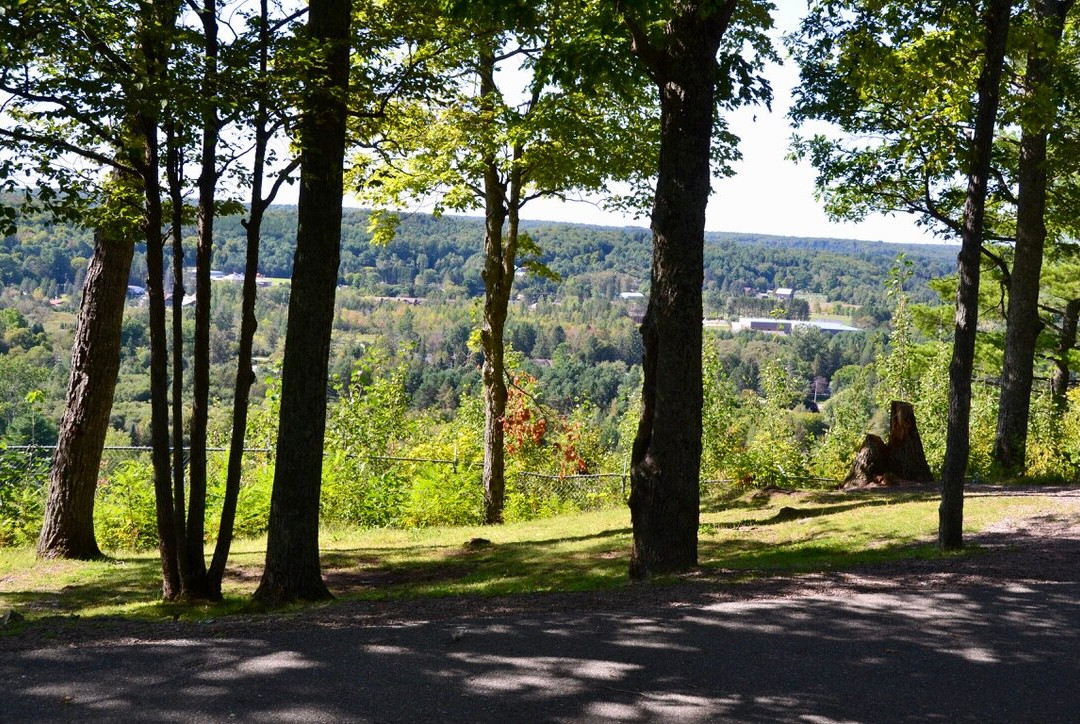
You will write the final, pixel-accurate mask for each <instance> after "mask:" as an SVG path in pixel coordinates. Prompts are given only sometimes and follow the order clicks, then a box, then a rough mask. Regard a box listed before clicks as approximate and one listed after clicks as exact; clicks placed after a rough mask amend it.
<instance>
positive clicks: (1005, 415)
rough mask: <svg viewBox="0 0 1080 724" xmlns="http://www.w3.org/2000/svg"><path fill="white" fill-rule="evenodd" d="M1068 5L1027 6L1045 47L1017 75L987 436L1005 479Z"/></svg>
mask: <svg viewBox="0 0 1080 724" xmlns="http://www.w3.org/2000/svg"><path fill="white" fill-rule="evenodd" d="M1072 4H1073V2H1072V0H1065V1H1060V0H1034V1H1033V2H1032V3H1031V6H1032V15H1033V20H1034V25H1035V26H1036V27H1037V28H1039V29H1041V30H1042V31H1043V32H1044V33H1045V41H1046V43H1045V45H1044V44H1042V43H1040V47H1038V48H1036V49H1034V50H1031V51H1030V52H1029V53H1028V56H1027V69H1026V71H1025V74H1024V97H1025V99H1026V101H1027V110H1026V114H1027V115H1026V116H1025V117H1022V119H1021V125H1022V128H1023V130H1022V133H1021V135H1020V164H1019V172H1018V195H1017V204H1016V246H1015V251H1014V257H1013V268H1012V273H1011V274H1010V281H1009V307H1008V318H1007V323H1006V327H1005V358H1004V363H1003V366H1002V370H1001V393H1000V396H999V398H998V419H997V432H996V434H995V436H994V460H995V461H996V462H997V464H998V465H1000V466H1001V468H1002V470H1003V472H1005V473H1008V474H1015V473H1021V472H1023V470H1024V468H1025V458H1026V451H1027V430H1028V416H1029V414H1030V411H1031V386H1032V379H1033V376H1034V368H1035V343H1036V340H1037V339H1038V337H1039V332H1040V331H1041V330H1042V327H1043V324H1042V322H1041V320H1040V319H1039V287H1040V281H1041V277H1042V261H1043V245H1044V244H1045V242H1046V222H1045V220H1044V217H1045V216H1046V189H1047V174H1046V142H1047V137H1048V136H1049V133H1050V128H1051V127H1052V126H1053V125H1054V119H1055V117H1056V115H1057V114H1056V113H1054V112H1053V111H1054V110H1055V109H1056V108H1057V94H1056V93H1055V92H1054V88H1053V84H1052V80H1051V76H1052V74H1053V68H1054V65H1055V64H1056V57H1057V47H1058V44H1059V43H1060V42H1061V34H1062V31H1063V28H1064V26H1065V15H1066V14H1067V13H1068V11H1069V8H1070V7H1072ZM1046 109H1051V110H1050V112H1048V111H1047V110H1046ZM1032 116H1033V117H1032Z"/></svg>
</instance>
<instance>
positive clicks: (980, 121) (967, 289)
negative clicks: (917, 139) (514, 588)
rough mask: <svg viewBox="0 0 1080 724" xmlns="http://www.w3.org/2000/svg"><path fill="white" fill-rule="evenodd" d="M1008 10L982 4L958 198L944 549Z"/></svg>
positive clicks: (957, 512) (969, 364)
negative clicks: (966, 159) (960, 216)
mask: <svg viewBox="0 0 1080 724" xmlns="http://www.w3.org/2000/svg"><path fill="white" fill-rule="evenodd" d="M1011 10H1012V2H1011V0H987V4H986V9H985V12H984V17H983V22H984V27H985V29H986V45H985V52H984V57H983V68H982V71H981V72H980V74H979V82H978V99H977V101H976V119H975V129H974V136H973V138H972V149H971V167H970V170H969V172H968V187H967V196H966V199H965V200H964V223H963V230H962V233H961V246H960V254H959V255H958V257H957V271H958V272H959V277H960V283H959V286H958V288H957V292H956V329H955V332H954V334H953V355H952V361H951V363H950V364H949V420H948V426H947V432H946V440H945V463H944V465H943V466H942V472H941V506H940V508H939V509H938V544H939V545H940V546H941V548H943V549H945V550H954V549H959V548H961V547H962V546H963V528H964V473H965V472H966V470H967V463H968V453H969V451H970V440H969V438H968V435H969V429H968V425H969V421H970V417H971V373H972V369H973V368H974V364H975V332H976V329H977V327H978V313H979V263H980V256H981V253H982V237H983V221H984V216H985V211H986V183H987V176H988V175H989V173H990V156H991V150H992V147H993V143H994V126H995V123H996V119H997V109H998V101H999V96H1000V90H1001V89H1000V86H1001V71H1002V66H1003V64H1004V58H1005V41H1006V40H1007V38H1008V34H1009V19H1010V13H1011Z"/></svg>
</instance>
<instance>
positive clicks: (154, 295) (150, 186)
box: [135, 2, 181, 599]
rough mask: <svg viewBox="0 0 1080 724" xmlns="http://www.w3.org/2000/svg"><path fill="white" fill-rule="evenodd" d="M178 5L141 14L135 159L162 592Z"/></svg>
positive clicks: (168, 528) (169, 567)
mask: <svg viewBox="0 0 1080 724" xmlns="http://www.w3.org/2000/svg"><path fill="white" fill-rule="evenodd" d="M177 12H178V7H177V5H176V4H175V3H172V2H155V3H151V4H149V5H145V6H142V14H141V15H140V17H139V19H138V23H139V28H138V35H139V46H140V50H141V51H142V53H141V54H142V62H143V63H144V65H145V67H144V68H143V73H144V78H145V80H144V87H143V88H142V92H144V93H145V94H146V97H145V98H144V99H143V102H142V103H141V104H140V109H141V110H140V112H139V115H138V117H137V120H136V124H135V130H136V132H137V134H138V142H139V145H140V147H141V156H140V158H138V159H137V160H136V164H137V168H138V169H139V173H140V176H141V177H142V183H143V194H144V199H145V207H144V209H143V234H144V237H145V239H146V270H147V279H146V291H147V295H148V297H149V302H150V438H151V445H152V447H153V452H152V453H151V458H152V461H153V467H154V499H155V503H156V508H157V511H156V512H157V527H158V536H159V540H158V552H159V554H160V557H161V573H162V576H161V579H162V595H163V596H164V598H166V599H174V598H177V597H178V596H180V593H181V583H180V571H179V568H178V565H177V561H178V553H179V550H180V539H179V536H178V535H177V530H176V520H175V518H174V514H175V511H174V507H173V499H172V480H171V467H170V461H169V373H168V345H167V341H166V327H165V289H164V281H165V263H164V254H163V251H164V250H163V247H164V238H163V237H162V233H161V232H162V227H163V224H162V221H163V212H162V204H161V182H160V172H161V159H160V148H159V144H158V132H159V130H160V117H159V101H158V99H159V98H164V97H165V96H164V94H165V92H166V91H165V89H164V86H165V78H166V73H167V58H168V55H169V48H170V47H171V44H172V32H173V30H174V28H175V23H176V13H177Z"/></svg>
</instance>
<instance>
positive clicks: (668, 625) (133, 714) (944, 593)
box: [0, 532, 1080, 722]
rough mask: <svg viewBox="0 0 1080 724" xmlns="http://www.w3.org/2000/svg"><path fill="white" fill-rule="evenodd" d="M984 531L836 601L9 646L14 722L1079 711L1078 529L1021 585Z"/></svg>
mask: <svg viewBox="0 0 1080 724" xmlns="http://www.w3.org/2000/svg"><path fill="white" fill-rule="evenodd" d="M1006 539H1008V541H1011V545H1010V546H1008V547H1006V546H1005V544H1006V543H1007V542H1008V541H1007V540H1006ZM979 542H980V544H982V545H984V546H986V547H987V548H988V549H993V550H995V551H996V552H997V553H998V554H999V555H997V556H996V559H995V560H997V563H996V564H992V565H987V564H988V560H987V558H957V557H939V558H937V559H934V560H927V561H922V562H919V565H918V566H916V567H915V569H913V570H912V571H911V574H910V575H909V576H906V577H905V576H901V577H899V578H898V577H897V576H895V575H893V572H891V571H889V572H882V573H881V574H880V575H876V576H875V575H874V574H872V573H870V572H867V573H865V574H864V575H863V576H862V580H863V581H864V582H866V583H865V590H864V589H862V588H860V587H859V585H860V584H855V585H853V586H851V587H849V588H847V589H845V590H843V591H842V592H841V593H840V594H839V595H837V594H836V591H835V590H834V591H833V593H834V595H829V596H801V597H795V598H790V599H782V598H781V599H778V598H772V599H769V600H764V599H759V598H756V597H749V598H742V599H734V600H733V599H725V598H724V596H723V594H722V593H717V592H715V591H709V590H708V589H707V588H705V587H698V588H697V589H694V590H689V591H688V589H686V588H681V589H680V588H676V589H673V593H672V597H671V604H670V605H661V604H658V603H656V602H655V601H653V602H645V603H643V602H642V601H641V600H640V599H638V598H633V597H631V598H627V599H624V600H622V601H621V603H617V604H616V606H615V607H613V608H609V609H599V610H597V609H589V608H587V607H581V606H578V605H576V604H575V605H567V604H566V602H567V600H568V599H567V598H565V597H562V598H559V597H550V598H548V599H546V603H545V604H543V605H534V607H533V608H531V609H525V610H515V611H511V612H505V613H499V614H496V615H480V616H477V613H478V611H477V609H476V608H475V607H474V608H469V607H467V606H463V607H459V608H457V609H455V610H454V611H452V612H451V613H450V614H448V615H443V616H441V617H437V616H436V617H429V616H428V614H429V610H426V609H422V608H419V607H417V606H416V605H415V602H411V603H410V604H409V605H405V604H404V603H402V604H401V606H400V608H399V609H398V610H397V614H396V615H397V618H394V619H393V620H385V621H381V622H374V623H372V622H371V621H366V620H365V619H364V618H363V615H364V612H365V611H367V610H369V609H371V608H373V607H375V606H377V605H379V604H371V603H368V602H353V603H351V604H347V605H342V606H337V607H329V608H326V609H319V610H318V611H313V612H310V613H311V614H312V615H310V616H309V615H306V614H305V616H304V617H290V618H288V619H287V620H283V619H280V618H279V619H273V620H267V621H265V622H264V624H262V625H255V624H251V625H249V626H248V627H245V626H243V625H241V626H232V627H230V626H229V625H226V624H223V623H219V624H210V625H196V624H188V625H184V624H179V625H172V624H159V625H158V627H157V629H155V631H156V633H155V632H150V631H143V632H142V633H141V636H140V637H139V638H138V639H131V638H123V639H118V638H116V637H112V638H105V637H103V638H101V639H99V640H97V641H96V642H85V643H84V644H83V645H82V646H79V647H77V648H76V647H68V646H52V647H50V646H48V645H41V646H38V647H35V648H28V649H24V650H14V651H11V652H10V653H8V654H7V655H5V657H3V659H0V678H2V679H3V680H4V681H5V682H6V684H7V687H6V691H5V701H4V705H5V716H6V717H10V718H11V719H12V720H32V719H38V720H83V719H104V718H109V719H119V718H142V717H145V716H147V712H152V716H154V717H155V718H161V719H186V720H191V719H206V720H224V719H228V718H230V717H236V718H240V719H245V720H250V721H264V720H272V719H291V720H298V719H304V720H331V721H391V720H395V721H396V720H408V721H424V720H432V721H492V722H495V721H514V720H523V721H535V720H540V719H542V720H547V721H596V720H622V721H675V720H678V721H882V720H895V721H927V720H943V721H961V720H963V721H1076V720H1077V719H1078V717H1080V692H1078V691H1077V689H1076V687H1075V686H1072V685H1071V683H1072V682H1075V681H1076V680H1078V679H1080V658H1078V657H1076V656H1075V650H1076V647H1077V645H1078V642H1080V581H1078V574H1080V571H1078V569H1077V567H1076V565H1075V561H1076V560H1077V556H1080V540H1077V539H1073V538H1065V539H1060V540H1057V541H1054V546H1053V547H1052V548H1047V549H1046V553H1047V554H1048V556H1049V558H1047V559H1046V560H1045V561H1044V562H1045V563H1046V564H1048V565H1050V566H1051V568H1052V569H1053V570H1043V571H1041V572H1040V571H1030V573H1029V572H1026V571H1023V570H1022V569H1021V570H1020V574H1021V575H1020V576H1019V577H1018V575H1017V573H1018V566H1017V565H1016V561H1015V560H1013V561H1012V563H1011V565H1009V564H1010V561H1009V556H1010V555H1013V554H1014V553H1016V552H1018V551H1020V550H1021V549H1023V548H1024V547H1025V546H1040V545H1043V544H1045V541H1040V540H1038V536H1035V535H1028V534H1026V533H1024V532H1021V533H1019V534H1012V535H1007V536H1002V537H998V536H996V535H989V536H982V537H980V538H979ZM999 546H1000V547H999ZM1043 547H1045V546H1043ZM1039 550H1040V551H1041V550H1043V548H1040V549H1039ZM1040 560H1043V559H1040ZM976 563H979V564H980V565H979V566H975V564H976ZM973 566H974V567H975V568H976V569H977V570H982V571H984V572H985V571H989V574H987V575H986V576H984V577H983V578H980V579H978V580H975V581H973V582H960V583H959V584H956V585H945V586H942V585H937V584H936V583H935V581H939V580H940V579H936V578H933V577H928V575H927V574H928V572H937V573H940V574H942V575H952V574H956V573H957V572H962V571H964V570H966V569H968V568H971V567H973ZM995 566H999V567H997V568H995ZM994 571H997V572H996V573H994ZM1058 575H1060V576H1062V577H1063V578H1062V579H1061V580H1058V579H1057V578H1056V576H1058ZM1029 579H1030V580H1029ZM835 583H836V581H834V584H835ZM928 584H929V585H928ZM642 590H647V591H652V590H655V587H645V588H644V589H642ZM762 590H764V589H762ZM766 594H767V595H775V591H773V592H772V594H769V593H768V592H767V591H766ZM542 598H544V597H532V599H533V600H534V601H535V600H537V599H542ZM481 614H483V612H481ZM958 682H962V685H958ZM973 692H975V693H977V695H973Z"/></svg>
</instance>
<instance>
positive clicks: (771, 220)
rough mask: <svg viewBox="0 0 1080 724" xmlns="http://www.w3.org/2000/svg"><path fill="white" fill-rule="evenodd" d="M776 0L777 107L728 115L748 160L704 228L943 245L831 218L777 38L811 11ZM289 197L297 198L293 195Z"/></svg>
mask: <svg viewBox="0 0 1080 724" xmlns="http://www.w3.org/2000/svg"><path fill="white" fill-rule="evenodd" d="M773 1H774V3H775V5H776V12H775V13H774V20H775V23H776V27H775V30H774V33H773V35H774V39H775V45H776V47H777V49H778V51H779V53H780V54H781V56H782V58H784V61H785V62H784V63H782V64H773V65H770V66H769V67H768V68H767V69H766V71H765V74H766V77H767V78H768V79H769V81H770V83H771V85H772V89H773V103H772V108H771V110H769V109H767V108H765V107H764V106H755V107H748V108H742V109H739V110H737V111H735V112H732V113H730V114H729V115H728V116H727V120H728V123H729V128H730V130H731V131H732V132H733V133H734V134H735V135H736V136H738V137H739V138H740V139H741V143H740V145H739V148H740V150H741V152H742V156H743V157H742V160H741V161H739V162H737V163H735V164H734V165H733V168H734V171H735V173H734V174H733V175H732V176H730V177H727V178H717V179H714V180H713V195H712V198H711V199H710V202H709V206H708V209H707V211H706V217H705V228H706V230H707V231H727V232H746V233H756V234H776V235H781V236H796V237H803V238H818V237H832V238H845V239H865V240H869V241H887V242H897V243H939V242H940V241H941V240H940V239H937V238H935V237H934V236H932V235H931V234H929V233H928V232H926V231H925V230H923V229H920V228H919V227H917V226H916V224H915V217H913V216H911V215H908V214H901V215H894V216H884V215H875V216H871V217H869V218H867V219H865V220H864V221H861V222H857V223H856V222H834V221H830V220H829V218H828V217H827V216H826V214H825V212H824V210H823V209H822V205H821V203H820V202H819V201H817V200H816V199H815V198H814V170H813V168H812V167H811V166H810V164H809V163H807V162H804V163H801V164H796V163H795V162H794V161H790V160H788V159H787V158H786V156H787V153H788V146H789V142H790V138H791V134H792V129H791V127H790V124H789V122H788V119H787V112H788V109H789V107H790V105H791V92H792V88H793V87H794V86H795V85H796V84H797V83H798V70H797V69H796V68H795V66H794V63H792V62H791V61H790V60H788V59H787V54H786V51H784V49H783V44H782V43H781V41H780V38H781V36H782V35H783V34H784V33H789V32H792V31H794V30H796V29H797V27H798V24H799V20H800V19H801V17H802V15H803V14H805V12H806V0H773ZM286 202H292V203H294V202H295V201H294V200H293V199H289V200H286ZM346 203H349V201H348V200H346ZM423 208H424V207H423V206H421V207H419V208H418V209H417V210H423ZM521 215H522V218H523V219H528V220H545V221H565V222H570V223H580V224H597V225H604V226H641V227H647V226H648V225H649V220H648V218H644V217H634V216H631V215H628V214H621V213H614V212H607V211H605V210H604V209H602V208H601V207H600V205H599V204H598V203H597V200H595V199H594V200H592V201H584V202H563V201H559V200H557V199H537V200H534V201H530V202H529V203H528V204H527V205H526V206H525V208H524V209H522V214H521Z"/></svg>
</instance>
